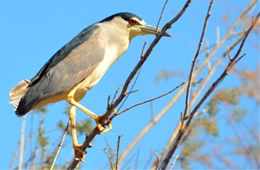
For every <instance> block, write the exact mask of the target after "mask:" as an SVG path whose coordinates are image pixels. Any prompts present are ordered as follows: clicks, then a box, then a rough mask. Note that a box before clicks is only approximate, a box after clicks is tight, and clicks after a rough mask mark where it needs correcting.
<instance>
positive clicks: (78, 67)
mask: <svg viewBox="0 0 260 170" xmlns="http://www.w3.org/2000/svg"><path fill="white" fill-rule="evenodd" d="M158 32H159V30H158V29H156V28H154V27H152V26H150V25H147V24H146V23H145V22H144V20H143V19H141V18H140V17H138V16H136V15H134V14H132V13H126V12H124V13H118V14H115V15H112V16H110V17H108V18H105V19H104V20H102V21H100V22H97V23H95V24H93V25H91V26H89V27H87V28H86V29H84V30H83V31H82V32H80V33H79V34H78V35H77V36H76V37H75V38H73V39H72V40H71V41H70V42H69V43H67V44H66V45H65V46H64V47H62V48H61V49H60V50H59V51H58V52H56V53H55V54H54V55H53V56H52V57H51V59H50V60H49V61H48V62H47V63H46V64H45V65H44V66H43V67H42V68H41V70H40V71H39V72H38V73H37V75H36V76H35V77H34V78H32V79H31V80H23V81H21V82H20V83H19V84H18V85H17V86H16V87H14V88H13V89H12V90H11V92H10V103H11V104H13V106H14V108H15V112H16V114H17V115H18V116H23V115H25V114H26V113H27V112H29V111H31V110H35V109H39V108H41V107H43V106H45V105H47V104H49V103H53V102H57V101H60V100H67V101H68V102H69V104H70V105H71V108H70V110H69V118H70V125H71V131H72V140H73V147H74V151H75V153H77V152H82V150H81V148H80V146H81V145H79V144H78V141H77V134H76V129H75V126H76V124H75V115H76V113H75V111H76V108H78V109H80V110H82V111H83V112H85V113H87V114H88V115H89V116H91V117H92V118H93V119H95V121H96V123H97V126H98V128H99V130H100V133H104V132H107V131H108V130H110V129H111V125H109V126H108V128H107V129H104V128H103V127H102V126H101V125H100V123H99V120H100V118H101V117H102V116H98V115H96V114H95V113H93V112H92V111H90V110H89V109H87V108H86V107H84V106H82V105H81V104H79V101H80V100H81V99H82V98H83V96H84V95H85V93H86V92H87V91H88V90H90V89H91V88H92V87H94V86H95V85H96V84H97V83H98V82H99V80H100V79H101V77H102V76H103V75H104V73H105V72H106V71H107V70H108V68H109V67H110V66H111V65H112V64H113V63H114V62H115V61H116V60H117V59H118V58H119V57H120V56H121V55H122V54H123V53H124V52H125V51H126V50H127V48H128V46H129V43H130V41H131V39H132V38H134V37H135V36H137V35H145V34H157V33H158ZM164 36H169V34H167V33H165V35H164Z"/></svg>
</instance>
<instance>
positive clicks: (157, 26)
mask: <svg viewBox="0 0 260 170" xmlns="http://www.w3.org/2000/svg"><path fill="white" fill-rule="evenodd" d="M167 3H168V0H166V1H165V3H164V5H163V8H162V11H161V15H160V18H159V20H158V23H157V25H156V29H158V28H159V25H160V22H161V20H162V17H163V13H164V10H165V7H166V5H167Z"/></svg>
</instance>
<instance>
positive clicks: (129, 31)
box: [100, 12, 170, 39]
mask: <svg viewBox="0 0 260 170" xmlns="http://www.w3.org/2000/svg"><path fill="white" fill-rule="evenodd" d="M100 23H106V24H108V25H110V28H111V30H113V31H115V32H116V33H118V34H124V35H125V36H128V37H129V39H132V38H134V37H135V36H137V35H146V34H154V35H157V34H159V33H160V30H159V29H157V28H155V27H153V26H151V25H148V24H146V22H145V21H144V20H143V19H142V18H140V17H138V16H137V15H135V14H132V13H128V12H121V13H117V14H114V15H112V16H110V17H107V18H105V19H104V20H102V21H101V22H100ZM163 36H167V37H170V35H169V34H168V33H164V35H163Z"/></svg>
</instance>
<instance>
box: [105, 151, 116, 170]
mask: <svg viewBox="0 0 260 170" xmlns="http://www.w3.org/2000/svg"><path fill="white" fill-rule="evenodd" d="M106 150H107V148H104V149H103V151H104V152H105V154H106V155H107V158H108V160H109V164H110V168H111V170H113V169H114V168H113V162H112V160H111V158H110V156H109V155H108V153H107V151H106Z"/></svg>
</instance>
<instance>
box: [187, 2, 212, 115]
mask: <svg viewBox="0 0 260 170" xmlns="http://www.w3.org/2000/svg"><path fill="white" fill-rule="evenodd" d="M213 2H214V0H211V1H210V4H209V8H208V11H207V15H206V18H205V21H204V25H203V29H202V33H201V36H200V41H199V44H198V48H197V51H196V54H195V56H194V58H193V61H192V65H191V69H190V74H189V80H188V86H187V91H186V98H185V109H184V112H183V113H184V117H185V116H186V115H187V114H188V112H189V110H190V99H189V98H190V85H191V80H192V76H193V71H194V67H195V64H196V62H197V59H198V56H199V53H200V49H201V46H202V42H203V39H204V35H205V32H206V28H207V25H208V20H209V17H210V15H211V8H212V5H213Z"/></svg>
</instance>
